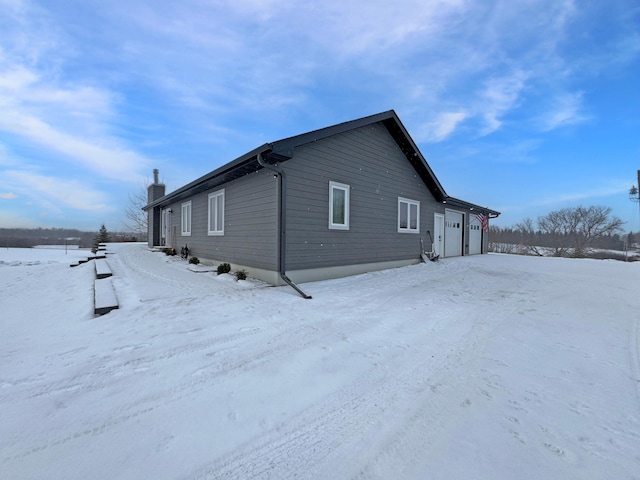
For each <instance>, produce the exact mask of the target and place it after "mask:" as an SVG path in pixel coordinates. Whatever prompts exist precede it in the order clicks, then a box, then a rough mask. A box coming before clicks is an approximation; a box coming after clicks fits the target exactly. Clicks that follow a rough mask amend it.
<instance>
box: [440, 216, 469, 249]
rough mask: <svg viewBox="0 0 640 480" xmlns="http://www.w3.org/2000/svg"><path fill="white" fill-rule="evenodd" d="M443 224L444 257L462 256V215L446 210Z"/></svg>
mask: <svg viewBox="0 0 640 480" xmlns="http://www.w3.org/2000/svg"><path fill="white" fill-rule="evenodd" d="M444 224H445V227H444V230H445V231H444V256H445V257H459V256H460V255H462V229H463V227H464V223H463V215H462V213H460V212H454V211H450V210H447V211H446V212H445V218H444Z"/></svg>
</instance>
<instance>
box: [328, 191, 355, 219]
mask: <svg viewBox="0 0 640 480" xmlns="http://www.w3.org/2000/svg"><path fill="white" fill-rule="evenodd" d="M334 190H342V191H343V192H344V223H333V191H334ZM350 190H351V187H350V186H349V185H346V184H344V183H338V182H332V181H330V182H329V228H330V229H331V230H349V203H350V195H349V193H350Z"/></svg>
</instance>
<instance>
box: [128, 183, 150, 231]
mask: <svg viewBox="0 0 640 480" xmlns="http://www.w3.org/2000/svg"><path fill="white" fill-rule="evenodd" d="M146 190H147V189H146V188H142V189H141V190H140V191H138V192H136V193H133V194H131V193H130V194H129V205H127V207H126V208H125V209H124V214H125V217H126V219H127V220H126V221H125V228H127V229H128V230H129V231H131V232H134V233H137V234H138V238H144V237H146V235H147V227H148V216H147V212H145V211H143V210H142V207H144V206H145V205H146V204H147V191H146Z"/></svg>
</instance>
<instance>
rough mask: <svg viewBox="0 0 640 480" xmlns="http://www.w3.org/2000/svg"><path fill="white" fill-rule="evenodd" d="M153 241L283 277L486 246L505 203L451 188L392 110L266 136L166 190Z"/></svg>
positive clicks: (257, 274) (316, 275) (153, 194)
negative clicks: (473, 199)
mask: <svg viewBox="0 0 640 480" xmlns="http://www.w3.org/2000/svg"><path fill="white" fill-rule="evenodd" d="M164 190H165V188H164V185H162V184H160V183H159V182H158V176H157V171H156V172H155V178H154V184H153V185H151V186H150V187H149V200H148V201H149V203H148V205H147V206H146V207H145V210H146V211H147V213H148V215H149V246H160V245H164V246H170V247H174V248H176V249H177V250H180V248H181V247H183V246H185V245H188V247H189V250H190V253H191V255H194V256H197V257H198V258H200V259H201V260H210V261H213V262H227V263H230V264H231V265H232V267H233V268H234V269H241V268H242V269H245V270H246V271H247V272H248V273H249V275H250V276H252V277H254V278H259V279H262V280H264V281H266V282H269V283H271V284H274V285H283V284H289V285H291V286H293V287H294V288H296V289H297V290H298V291H299V292H300V293H301V294H303V295H304V293H303V292H302V291H301V290H300V289H299V287H298V286H297V285H296V283H298V282H308V281H314V280H320V279H327V278H335V277H340V276H346V275H352V274H357V273H363V272H368V271H373V270H381V269H385V268H392V267H399V266H405V265H409V264H413V263H418V262H420V260H421V253H423V252H424V251H430V252H434V253H433V254H434V255H440V257H441V258H447V257H455V256H460V255H473V254H481V253H485V252H486V251H487V244H488V243H487V235H486V228H487V226H488V221H489V218H495V217H497V216H498V215H499V212H496V211H494V210H491V209H488V208H486V207H481V206H478V205H474V204H472V203H469V202H465V201H463V200H459V199H457V198H453V197H450V196H449V195H447V193H446V192H445V190H444V188H443V187H442V185H440V182H439V181H438V179H437V178H436V176H435V175H434V173H433V171H432V170H431V168H430V167H429V165H428V164H427V162H426V160H425V158H424V157H423V156H422V153H420V150H419V149H418V147H417V146H416V144H415V143H414V142H413V140H412V139H411V137H410V136H409V133H408V132H407V130H406V129H405V127H404V126H403V125H402V122H401V121H400V119H399V118H398V116H397V115H396V113H395V112H394V111H393V110H391V111H387V112H383V113H379V114H377V115H372V116H369V117H364V118H360V119H357V120H353V121H350V122H346V123H341V124H338V125H333V126H330V127H326V128H323V129H320V130H315V131H312V132H308V133H304V134H301V135H297V136H295V137H290V138H285V139H283V140H278V141H276V142H273V143H267V144H264V145H262V146H260V147H258V148H256V149H255V150H252V151H250V152H248V153H246V154H245V155H243V156H241V157H239V158H237V159H236V160H234V161H232V162H230V163H228V164H226V165H224V166H222V167H220V168H218V169H217V170H214V171H213V172H211V173H208V174H207V175H204V176H203V177H201V178H199V179H197V180H195V181H193V182H191V183H189V184H187V185H185V186H183V187H181V188H179V189H177V190H175V191H174V192H172V193H170V194H168V195H165V191H164Z"/></svg>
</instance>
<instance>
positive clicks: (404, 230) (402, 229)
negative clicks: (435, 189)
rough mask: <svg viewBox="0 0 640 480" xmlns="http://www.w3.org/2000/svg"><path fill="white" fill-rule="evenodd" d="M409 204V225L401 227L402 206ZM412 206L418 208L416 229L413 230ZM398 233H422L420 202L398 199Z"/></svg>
mask: <svg viewBox="0 0 640 480" xmlns="http://www.w3.org/2000/svg"><path fill="white" fill-rule="evenodd" d="M403 203H406V204H407V220H408V222H407V223H408V225H407V226H406V227H401V226H400V206H401V204H403ZM411 205H415V206H416V207H418V208H417V209H416V210H417V211H416V215H417V218H416V228H411ZM398 233H420V202H419V201H418V200H411V199H410V198H403V197H398Z"/></svg>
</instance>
